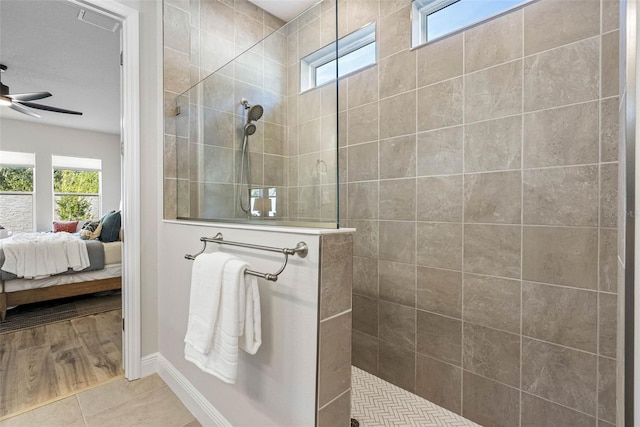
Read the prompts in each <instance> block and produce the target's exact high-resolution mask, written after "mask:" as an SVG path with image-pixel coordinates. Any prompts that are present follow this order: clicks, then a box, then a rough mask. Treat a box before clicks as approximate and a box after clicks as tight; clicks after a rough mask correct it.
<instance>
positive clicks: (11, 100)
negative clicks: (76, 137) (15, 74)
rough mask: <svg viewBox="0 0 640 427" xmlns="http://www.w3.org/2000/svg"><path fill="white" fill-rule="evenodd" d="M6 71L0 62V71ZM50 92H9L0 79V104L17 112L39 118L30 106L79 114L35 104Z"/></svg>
mask: <svg viewBox="0 0 640 427" xmlns="http://www.w3.org/2000/svg"><path fill="white" fill-rule="evenodd" d="M5 71H7V66H6V65H3V64H0V72H2V73H4V72H5ZM50 96H51V94H50V93H49V92H31V93H14V94H11V93H9V86H5V85H3V84H2V81H0V106H4V107H9V108H11V109H12V110H15V111H17V112H19V113H22V114H26V115H27V116H31V117H36V118H40V117H41V116H40V115H39V114H36V113H34V112H33V111H31V110H30V108H35V109H36V110H45V111H53V112H54V113H64V114H75V115H78V116H81V115H82V113H81V112H79V111H72V110H65V109H63V108H57V107H51V106H49V105H42V104H36V103H35V102H31V101H35V100H38V99H43V98H48V97H50ZM27 107H29V108H27Z"/></svg>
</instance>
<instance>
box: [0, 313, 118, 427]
mask: <svg viewBox="0 0 640 427" xmlns="http://www.w3.org/2000/svg"><path fill="white" fill-rule="evenodd" d="M123 373H124V372H123V370H122V316H121V311H120V310H113V311H108V312H105V313H100V314H95V315H91V316H85V317H80V318H75V319H71V320H66V321H62V322H58V323H53V324H50V325H45V326H37V327H34V328H31V329H26V330H22V331H17V332H10V333H7V334H3V335H0V419H2V418H3V417H6V416H7V415H9V414H13V413H16V412H20V411H24V410H26V409H27V408H30V407H33V406H36V405H40V404H42V403H44V402H48V401H52V400H55V399H59V398H62V397H64V396H68V395H71V394H74V393H76V392H78V391H79V390H83V389H86V388H88V387H92V386H95V385H97V384H100V383H103V382H105V381H108V380H110V379H113V378H115V377H118V376H121V375H123Z"/></svg>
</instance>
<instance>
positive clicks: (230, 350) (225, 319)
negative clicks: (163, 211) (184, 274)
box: [184, 253, 262, 384]
mask: <svg viewBox="0 0 640 427" xmlns="http://www.w3.org/2000/svg"><path fill="white" fill-rule="evenodd" d="M216 254H218V255H217V256H216ZM216 254H209V255H213V257H205V259H201V260H200V261H201V262H199V263H198V267H196V264H194V268H193V273H192V290H191V305H190V308H189V324H188V326H187V335H186V337H185V343H186V344H185V350H184V351H185V359H187V360H188V361H190V362H192V363H194V364H195V365H196V366H198V367H199V368H200V369H202V370H203V371H204V372H207V373H209V374H212V375H214V376H216V377H218V378H220V379H221V380H223V381H224V382H227V383H230V384H234V383H235V381H236V379H237V376H238V348H239V347H240V348H242V349H243V350H245V351H247V352H248V353H250V354H255V353H256V352H257V351H258V348H259V347H260V344H261V342H262V339H261V329H260V324H261V320H260V296H259V293H258V283H257V281H256V280H255V277H248V278H247V276H245V274H244V271H245V270H246V269H247V268H249V264H247V263H246V262H244V261H242V260H239V259H237V258H234V257H231V256H230V255H226V254H222V253H216ZM203 255H204V254H203ZM203 255H200V256H198V257H197V258H196V261H198V260H199V259H200V258H201V257H202V256H203ZM205 264H206V265H205ZM212 264H215V266H214V265H212ZM203 265H204V266H203ZM220 265H222V267H220ZM207 271H210V272H211V273H212V274H210V275H207V276H209V277H206V276H205V275H203V272H207ZM205 274H206V273H205ZM218 278H220V280H218ZM207 279H208V280H207ZM202 281H208V283H206V284H204V285H203V284H202V283H201V282H202ZM198 288H204V289H208V291H209V292H212V293H213V295H214V296H216V297H217V298H212V297H211V295H209V296H207V295H205V294H204V293H203V292H207V291H202V289H198ZM212 288H217V289H212ZM205 305H207V306H208V308H205V307H204V306H205ZM196 311H197V312H198V314H197V315H196V313H195V312H196ZM202 313H205V315H203V314H202ZM205 316H206V317H205ZM205 322H208V324H206V323H205ZM209 336H210V338H209ZM204 339H209V341H208V342H202V340H204Z"/></svg>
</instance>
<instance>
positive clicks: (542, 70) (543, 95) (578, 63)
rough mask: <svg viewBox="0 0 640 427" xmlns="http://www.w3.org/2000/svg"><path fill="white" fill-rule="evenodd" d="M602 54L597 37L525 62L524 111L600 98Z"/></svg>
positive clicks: (545, 53)
mask: <svg viewBox="0 0 640 427" xmlns="http://www.w3.org/2000/svg"><path fill="white" fill-rule="evenodd" d="M585 3H588V2H585ZM599 52H600V38H599V37H594V38H590V39H586V40H583V41H580V42H578V43H573V44H570V45H567V46H563V47H561V48H558V49H554V50H550V51H547V52H542V53H539V54H537V55H534V56H530V57H527V58H525V59H524V111H535V110H541V109H544V108H552V107H559V106H561V105H567V104H573V103H577V102H583V101H591V100H593V99H596V98H598V93H599V91H598V86H599V82H600V79H599V74H600V73H599V71H598V70H599V63H600V55H599ZM567 70H572V71H571V72H570V73H568V72H567ZM525 134H526V131H525Z"/></svg>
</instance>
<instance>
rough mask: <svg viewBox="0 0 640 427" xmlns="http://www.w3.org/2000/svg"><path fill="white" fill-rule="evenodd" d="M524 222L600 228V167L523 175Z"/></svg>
mask: <svg viewBox="0 0 640 427" xmlns="http://www.w3.org/2000/svg"><path fill="white" fill-rule="evenodd" d="M523 192H524V194H523V202H524V206H523V210H524V223H525V224H536V225H543V224H544V225H582V226H593V227H595V226H597V225H598V208H597V205H598V204H597V202H596V201H597V200H598V166H595V165H593V166H579V167H570V168H554V169H535V170H526V171H524V172H523Z"/></svg>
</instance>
